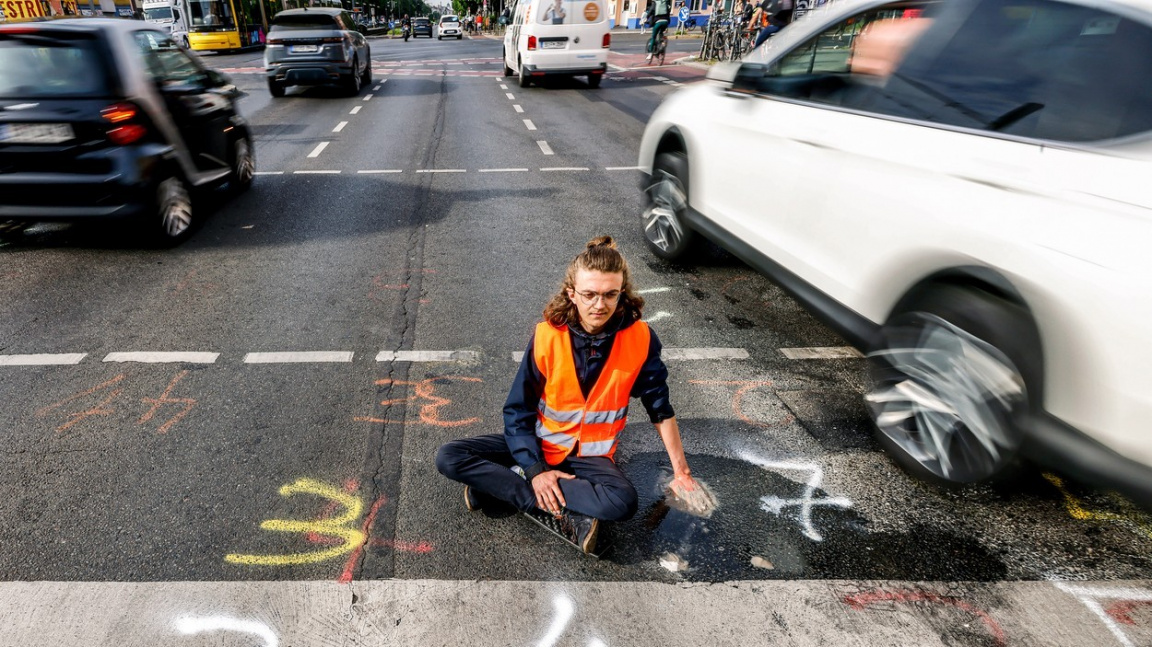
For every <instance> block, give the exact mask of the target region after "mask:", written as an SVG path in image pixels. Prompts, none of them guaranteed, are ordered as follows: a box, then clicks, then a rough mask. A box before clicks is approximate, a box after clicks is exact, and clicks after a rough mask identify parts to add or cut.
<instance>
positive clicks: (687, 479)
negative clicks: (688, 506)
mask: <svg viewBox="0 0 1152 647" xmlns="http://www.w3.org/2000/svg"><path fill="white" fill-rule="evenodd" d="M668 488H669V489H671V490H672V492H673V494H675V495H676V496H678V497H680V498H681V499H687V498H688V497H689V496H690V494H689V493H690V492H695V491H696V490H699V489H700V484H699V483H697V482H696V479H694V478H692V474H690V473H684V474H677V475H676V476H675V478H673V479H672V482H671V483H669V484H668Z"/></svg>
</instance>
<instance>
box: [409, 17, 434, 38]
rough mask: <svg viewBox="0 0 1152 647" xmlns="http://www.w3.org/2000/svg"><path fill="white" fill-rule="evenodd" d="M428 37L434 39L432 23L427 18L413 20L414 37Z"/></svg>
mask: <svg viewBox="0 0 1152 647" xmlns="http://www.w3.org/2000/svg"><path fill="white" fill-rule="evenodd" d="M417 36H427V37H428V38H432V21H431V20H428V19H427V18H413V19H412V37H413V38H416V37H417Z"/></svg>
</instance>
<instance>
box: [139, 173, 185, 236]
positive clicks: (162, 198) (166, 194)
mask: <svg viewBox="0 0 1152 647" xmlns="http://www.w3.org/2000/svg"><path fill="white" fill-rule="evenodd" d="M146 224H147V225H148V226H147V229H148V232H147V233H148V234H149V235H150V236H151V237H152V238H153V239H154V240H156V241H157V242H159V243H161V244H169V245H175V244H176V243H179V242H181V241H183V240H184V239H185V238H187V237H188V233H189V232H190V231H192V196H191V194H190V193H189V192H188V186H187V185H186V184H185V183H184V180H182V179H181V178H179V177H177V176H175V175H174V176H172V177H169V178H167V179H165V180H163V181H161V182H160V184H158V185H157V186H156V213H155V214H154V215H153V220H152V222H151V223H146Z"/></svg>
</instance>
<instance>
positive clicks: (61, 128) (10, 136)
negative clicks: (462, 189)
mask: <svg viewBox="0 0 1152 647" xmlns="http://www.w3.org/2000/svg"><path fill="white" fill-rule="evenodd" d="M73 137H75V135H74V134H73V132H72V126H70V125H68V124H0V142H3V143H5V144H59V143H62V142H66V141H70V140H71V139H72V138H73Z"/></svg>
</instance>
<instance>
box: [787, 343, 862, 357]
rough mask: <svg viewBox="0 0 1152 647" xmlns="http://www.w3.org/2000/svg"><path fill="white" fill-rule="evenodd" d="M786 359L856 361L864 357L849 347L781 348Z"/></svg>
mask: <svg viewBox="0 0 1152 647" xmlns="http://www.w3.org/2000/svg"><path fill="white" fill-rule="evenodd" d="M780 353H781V354H783V355H784V357H787V358H788V359H848V358H852V359H856V358H860V357H864V355H863V354H862V353H861V352H860V351H858V350H856V349H855V348H852V347H851V346H825V347H816V348H781V349H780Z"/></svg>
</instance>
